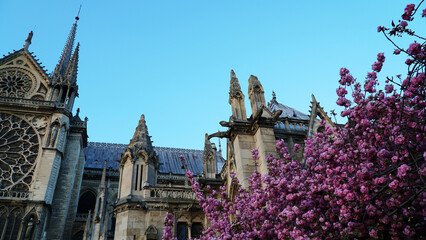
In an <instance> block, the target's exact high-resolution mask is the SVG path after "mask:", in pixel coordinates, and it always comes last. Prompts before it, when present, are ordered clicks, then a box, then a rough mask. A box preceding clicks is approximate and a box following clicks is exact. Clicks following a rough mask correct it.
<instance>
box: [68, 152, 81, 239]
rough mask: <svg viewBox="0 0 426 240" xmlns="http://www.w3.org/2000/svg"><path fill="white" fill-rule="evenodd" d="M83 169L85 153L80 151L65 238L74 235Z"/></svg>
mask: <svg viewBox="0 0 426 240" xmlns="http://www.w3.org/2000/svg"><path fill="white" fill-rule="evenodd" d="M83 170H84V153H83V151H81V152H80V158H79V160H78V164H77V168H76V175H75V180H74V187H73V190H72V194H71V202H70V207H69V211H68V217H67V220H66V225H65V231H64V239H71V237H72V236H71V235H72V232H71V231H72V227H73V224H74V220H75V215H76V214H77V207H78V199H79V196H80V187H81V181H82V179H83Z"/></svg>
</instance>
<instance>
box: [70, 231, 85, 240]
mask: <svg viewBox="0 0 426 240" xmlns="http://www.w3.org/2000/svg"><path fill="white" fill-rule="evenodd" d="M83 237H84V231H78V232H77V233H76V234H74V236H72V240H83Z"/></svg>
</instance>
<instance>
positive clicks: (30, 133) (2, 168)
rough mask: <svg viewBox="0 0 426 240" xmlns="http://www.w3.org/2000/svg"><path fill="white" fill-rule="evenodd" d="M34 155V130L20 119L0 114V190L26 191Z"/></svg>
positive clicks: (35, 150) (37, 141)
mask: <svg viewBox="0 0 426 240" xmlns="http://www.w3.org/2000/svg"><path fill="white" fill-rule="evenodd" d="M38 152H39V140H38V136H37V132H36V130H35V129H34V128H33V127H32V126H31V125H30V124H29V123H28V122H27V121H25V120H23V119H20V118H18V117H16V116H13V115H10V114H6V113H0V190H12V191H28V190H29V186H30V184H31V181H32V176H33V171H34V168H35V164H36V159H37V155H38Z"/></svg>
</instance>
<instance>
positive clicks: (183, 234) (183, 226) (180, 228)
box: [177, 222, 188, 240]
mask: <svg viewBox="0 0 426 240" xmlns="http://www.w3.org/2000/svg"><path fill="white" fill-rule="evenodd" d="M177 239H178V240H186V239H188V224H187V223H186V222H178V224H177Z"/></svg>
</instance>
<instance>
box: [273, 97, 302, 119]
mask: <svg viewBox="0 0 426 240" xmlns="http://www.w3.org/2000/svg"><path fill="white" fill-rule="evenodd" d="M268 109H269V111H271V112H272V113H274V112H275V111H278V110H282V111H283V112H282V113H281V115H280V118H285V117H288V118H292V119H300V120H309V116H308V115H306V114H304V113H302V112H300V111H298V110H296V109H294V108H291V107H289V106H287V105H284V104H281V103H279V102H277V100H276V99H275V98H273V99H272V100H271V101H270V102H269V103H268Z"/></svg>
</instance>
